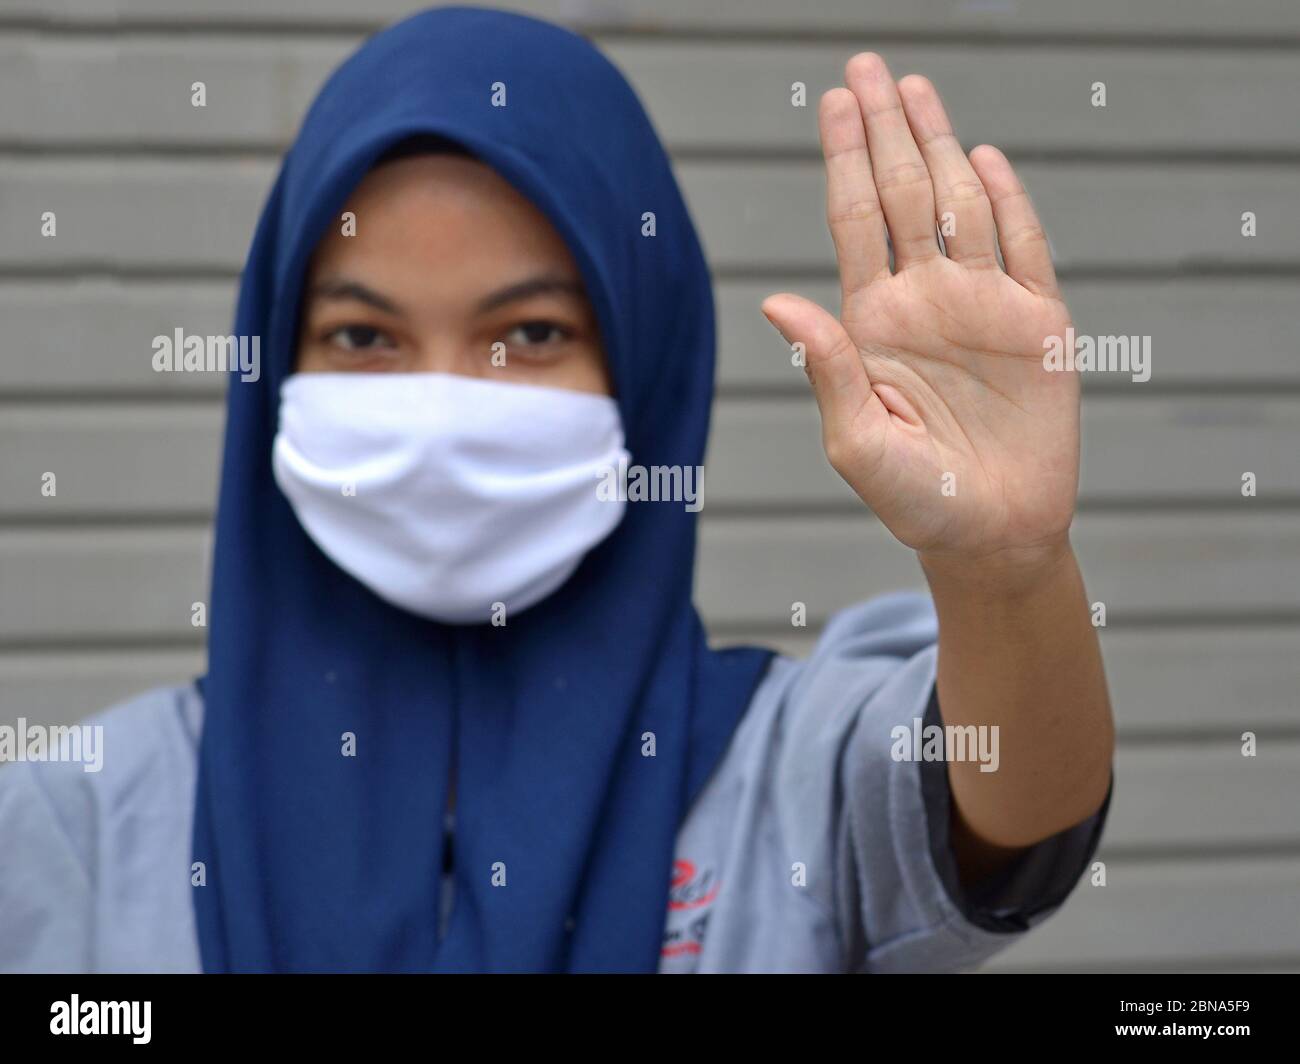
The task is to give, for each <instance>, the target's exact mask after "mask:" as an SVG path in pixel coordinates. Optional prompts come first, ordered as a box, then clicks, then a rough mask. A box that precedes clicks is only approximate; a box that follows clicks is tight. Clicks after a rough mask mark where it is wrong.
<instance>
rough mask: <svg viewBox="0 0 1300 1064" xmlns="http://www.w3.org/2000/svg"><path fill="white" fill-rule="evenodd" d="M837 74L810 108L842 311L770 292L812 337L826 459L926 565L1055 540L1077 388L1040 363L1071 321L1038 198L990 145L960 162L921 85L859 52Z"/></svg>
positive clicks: (809, 354)
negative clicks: (815, 115)
mask: <svg viewBox="0 0 1300 1064" xmlns="http://www.w3.org/2000/svg"><path fill="white" fill-rule="evenodd" d="M845 80H846V83H847V86H848V87H847V88H837V89H832V90H831V91H830V92H828V93H826V95H825V96H824V97H823V98H822V101H821V108H820V114H819V121H820V129H821V141H822V150H823V153H824V155H825V159H826V179H827V219H828V222H829V225H830V230H831V235H832V237H833V239H834V243H835V251H836V257H837V260H838V263H839V271H840V286H841V293H842V302H841V314H840V318H839V319H838V320H837V319H836V318H835V317H834V316H833V315H832V314H830V313H828V312H827V311H826V310H824V309H822V308H821V307H819V306H817V305H816V304H815V303H812V302H810V301H808V300H806V299H803V298H802V297H800V296H796V295H791V294H788V293H783V294H780V295H773V296H769V297H768V298H767V299H766V300H765V301H764V303H763V313H764V314H765V315H766V316H767V317H768V319H769V321H771V322H772V324H773V325H775V326H776V328H777V329H778V330H779V331H780V332H781V334H782V335H783V336H784V337H785V338H786V339H787V341H789V342H791V343H795V342H802V343H803V344H804V346H805V351H806V368H807V372H808V376H809V379H810V380H811V382H812V386H813V391H814V393H815V395H816V398H817V403H818V406H819V408H820V410H821V416H822V443H823V445H824V447H825V449H826V455H827V457H828V459H829V460H830V462H831V465H832V466H834V468H835V469H836V471H837V472H839V474H840V475H841V476H842V477H843V478H844V479H845V480H846V481H848V483H849V484H850V485H851V486H852V487H853V489H854V490H855V491H856V492H857V493H858V495H859V496H861V498H862V499H863V501H864V502H866V504H867V505H868V506H870V507H871V509H872V510H873V511H875V513H876V514H877V515H878V516H879V517H880V519H881V520H882V521H883V522H884V523H885V525H886V526H887V527H888V528H889V529H890V531H891V532H893V534H894V535H895V536H897V537H898V539H900V540H901V541H902V542H904V543H906V544H907V545H908V546H910V547H912V548H914V549H915V550H917V551H919V552H921V554H922V557H923V560H925V559H926V558H927V557H928V558H930V559H932V560H935V561H954V560H955V561H958V562H963V561H966V560H968V559H970V560H973V559H984V558H994V557H997V558H999V559H1007V560H1016V559H1019V558H1026V559H1030V558H1032V557H1034V556H1036V555H1037V554H1039V553H1044V552H1052V551H1056V550H1058V549H1059V548H1060V547H1061V545H1062V544H1063V543H1065V542H1067V533H1068V529H1069V525H1070V521H1071V517H1072V515H1073V512H1074V502H1075V494H1076V490H1077V486H1078V465H1079V396H1078V381H1077V378H1076V375H1075V374H1074V373H1072V372H1070V373H1066V372H1049V371H1048V370H1047V369H1045V368H1044V364H1043V353H1044V340H1045V338H1047V337H1049V336H1058V337H1064V335H1065V330H1066V329H1067V328H1068V327H1069V325H1070V316H1069V311H1068V310H1067V309H1066V306H1065V304H1064V302H1063V301H1062V300H1061V296H1060V292H1059V291H1058V289H1057V285H1056V276H1055V271H1054V270H1053V268H1052V261H1051V255H1050V253H1049V250H1048V246H1047V240H1046V237H1045V236H1044V233H1043V230H1042V229H1041V227H1040V226H1039V223H1038V218H1037V216H1036V215H1035V213H1034V209H1033V207H1032V206H1031V205H1030V202H1029V199H1028V197H1027V196H1026V195H1025V191H1024V188H1023V186H1022V185H1021V183H1020V181H1019V179H1018V178H1017V177H1016V175H1015V172H1014V171H1013V170H1012V168H1011V164H1010V163H1009V162H1008V161H1007V159H1006V157H1005V156H1004V155H1003V154H1002V153H1001V152H1000V151H998V150H997V149H996V148H992V147H989V146H987V145H985V146H981V147H978V148H976V149H974V150H973V151H972V152H971V153H970V156H969V158H968V157H967V156H966V155H965V154H964V153H963V151H962V149H961V146H960V144H959V143H958V141H957V139H956V138H955V137H954V136H953V131H952V127H951V125H950V123H949V121H948V117H947V115H946V113H945V111H944V108H943V104H942V102H941V101H940V99H939V95H938V93H937V92H936V91H935V89H934V86H933V85H932V84H931V83H930V82H929V81H928V80H927V79H925V78H922V77H919V76H916V75H910V76H908V77H905V78H903V80H902V81H901V82H900V83H899V84H897V85H895V83H894V79H893V78H892V77H891V75H890V73H889V70H888V69H887V68H886V66H885V63H884V60H882V59H881V58H880V57H879V56H878V55H874V54H871V53H864V54H861V55H857V56H854V57H853V59H851V60H850V61H849V63H848V65H847V67H846V69H845ZM937 229H941V230H942V231H943V233H944V238H943V240H944V247H946V254H945V251H944V248H943V247H941V246H940V243H939V238H938V236H937V235H936V230H937ZM886 236H888V243H887V242H886ZM890 247H892V248H893V256H894V261H893V269H892V271H891V269H890V260H889V249H890ZM999 248H1000V249H1001V257H1002V262H1003V263H1005V270H1004V268H1003V265H1002V264H1000V263H999V260H998V250H999Z"/></svg>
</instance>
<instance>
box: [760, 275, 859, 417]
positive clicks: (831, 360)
mask: <svg viewBox="0 0 1300 1064" xmlns="http://www.w3.org/2000/svg"><path fill="white" fill-rule="evenodd" d="M763 314H764V316H765V317H766V318H767V320H768V321H770V322H771V323H772V325H773V326H775V327H776V330H777V332H779V333H780V334H781V335H782V336H784V337H785V339H786V342H787V343H790V344H795V343H802V344H803V345H804V358H805V365H804V368H805V370H806V371H807V373H808V379H809V380H810V381H811V382H812V387H813V394H814V395H815V396H816V397H817V406H818V408H819V409H820V410H821V415H822V427H823V435H824V436H826V437H827V438H830V437H832V436H834V435H836V434H837V433H840V432H843V431H846V430H847V429H848V427H849V426H851V425H852V424H853V423H854V421H855V420H856V419H857V418H858V417H860V416H861V415H862V414H863V413H864V409H865V408H866V407H868V406H869V405H870V404H873V403H874V404H879V403H880V400H879V399H878V398H877V397H876V395H875V393H874V392H873V391H872V390H871V381H870V380H869V379H868V377H867V367H866V366H864V365H863V363H862V355H861V353H860V352H859V351H858V348H857V345H856V344H854V343H853V341H852V340H851V339H850V338H849V334H848V333H846V332H845V331H844V326H843V325H841V324H840V323H839V320H838V319H837V318H836V317H835V316H834V315H833V314H830V313H828V312H827V311H825V310H823V309H822V308H821V307H819V306H818V305H817V304H816V303H814V302H812V301H811V300H808V299H804V298H803V297H802V296H796V295H791V294H790V293H788V292H784V293H781V294H780V295H774V296H768V297H767V298H766V299H765V300H763Z"/></svg>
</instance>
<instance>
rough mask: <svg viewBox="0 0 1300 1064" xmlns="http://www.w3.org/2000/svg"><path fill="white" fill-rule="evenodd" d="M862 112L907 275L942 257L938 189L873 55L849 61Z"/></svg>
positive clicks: (898, 262)
mask: <svg viewBox="0 0 1300 1064" xmlns="http://www.w3.org/2000/svg"><path fill="white" fill-rule="evenodd" d="M844 77H845V81H847V83H848V86H849V88H850V89H852V90H853V95H854V96H856V97H857V98H858V106H859V107H861V108H862V115H863V121H864V123H865V124H866V128H867V150H868V151H869V152H870V153H871V170H872V173H873V174H874V176H875V180H876V192H877V194H878V195H879V196H880V205H881V207H882V208H883V209H884V212H885V222H886V224H887V225H888V227H889V239H890V242H891V243H892V244H893V246H894V266H895V268H896V269H899V270H903V269H906V268H907V267H908V266H911V265H914V264H916V263H918V262H924V261H926V260H927V259H932V258H935V257H937V256H938V254H939V241H938V238H937V237H936V236H935V229H934V187H933V185H932V184H931V181H930V171H929V169H927V167H926V165H925V160H924V159H923V158H921V151H920V149H919V148H917V146H916V141H915V140H913V139H912V130H911V129H910V128H909V127H908V124H907V116H906V115H905V114H904V113H903V102H902V100H901V99H900V98H899V95H898V88H897V86H895V84H894V79H893V78H892V77H891V76H890V73H889V69H888V67H886V66H885V61H884V60H883V59H881V58H880V56H878V55H876V54H875V53H873V52H863V53H861V54H860V55H855V56H854V57H853V58H852V59H850V60H849V63H848V66H847V67H845V70H844Z"/></svg>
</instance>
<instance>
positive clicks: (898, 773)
mask: <svg viewBox="0 0 1300 1064" xmlns="http://www.w3.org/2000/svg"><path fill="white" fill-rule="evenodd" d="M937 637H938V627H937V621H936V619H935V616H934V608H933V605H932V603H931V602H930V600H929V598H928V597H927V596H924V595H919V594H912V593H908V594H896V595H887V596H881V597H879V598H876V599H872V600H871V601H870V602H867V603H864V604H862V605H860V606H856V607H853V608H852V609H849V610H844V611H841V612H840V613H838V614H836V615H835V617H834V618H832V620H831V622H830V624H828V625H827V628H826V630H825V632H824V633H823V635H822V637H821V639H820V640H819V641H818V643H817V646H816V647H815V649H814V651H813V653H812V655H811V656H810V657H809V659H808V660H807V661H806V662H804V663H802V667H801V669H800V673H799V677H798V679H797V681H796V682H795V683H794V685H793V686H792V688H791V690H790V691H789V692H788V695H787V699H788V702H787V705H786V707H785V711H784V714H785V725H784V731H785V737H784V740H783V746H784V748H785V751H784V754H783V757H782V761H783V762H784V765H785V766H786V767H785V771H784V779H783V781H782V784H781V789H782V791H784V796H783V797H782V798H781V799H780V800H779V801H780V804H781V806H782V807H783V813H782V818H783V820H784V821H785V824H786V831H787V832H788V833H790V834H791V835H794V836H802V837H812V836H820V837H824V838H828V842H829V847H828V849H829V853H828V854H825V855H824V856H825V857H826V859H827V860H829V863H830V865H831V872H832V875H831V876H830V877H828V878H829V880H830V882H829V883H828V882H826V880H825V879H820V880H819V879H814V878H812V877H810V887H811V888H812V889H811V893H812V894H813V896H814V900H815V901H817V902H818V903H819V904H820V905H822V906H823V907H824V908H825V909H826V910H827V911H828V912H829V913H831V914H832V915H833V917H834V921H835V925H836V928H837V934H838V937H839V939H840V942H841V948H842V950H843V967H844V969H845V970H848V971H869V972H918V971H961V970H968V969H971V968H974V967H977V966H978V965H979V964H981V963H983V962H984V961H986V960H987V959H988V958H990V957H991V956H993V955H994V954H996V953H997V952H998V951H1000V950H1002V949H1004V948H1005V947H1007V946H1008V945H1010V944H1012V943H1013V942H1015V941H1016V940H1017V939H1018V937H1019V936H1020V935H1022V934H1024V933H1026V932H1027V931H1029V930H1030V929H1031V928H1033V927H1036V926H1037V925H1038V924H1040V923H1041V922H1042V921H1043V920H1045V919H1046V918H1047V917H1048V916H1050V915H1051V913H1052V912H1054V911H1055V910H1056V909H1057V908H1058V907H1059V906H1060V904H1061V903H1062V902H1063V901H1064V900H1065V898H1066V896H1067V895H1068V894H1069V893H1070V891H1071V890H1072V889H1073V888H1074V886H1076V885H1077V884H1078V882H1079V880H1080V879H1081V877H1082V876H1083V874H1084V872H1085V871H1086V868H1087V864H1088V862H1089V860H1090V859H1091V857H1092V855H1093V853H1094V852H1095V850H1096V847H1097V844H1098V842H1099V840H1100V837H1101V832H1102V828H1103V825H1104V822H1105V817H1106V812H1107V809H1108V807H1109V799H1108V800H1107V803H1106V805H1105V806H1103V808H1102V809H1101V810H1099V811H1098V813H1097V814H1096V815H1095V816H1094V817H1092V818H1090V819H1089V820H1088V821H1085V822H1084V823H1082V824H1079V825H1077V826H1076V827H1074V828H1071V829H1070V830H1068V831H1065V832H1062V833H1061V834H1060V835H1057V836H1054V837H1053V838H1051V839H1047V840H1045V841H1044V842H1042V843H1040V844H1038V845H1036V846H1034V847H1031V848H1030V849H1028V850H1027V851H1025V852H1024V853H1023V854H1021V855H1020V856H1019V857H1018V858H1017V859H1016V860H1015V861H1014V862H1013V864H1012V865H1011V866H1010V867H1008V868H1005V869H1003V870H1002V871H1001V872H1000V873H999V874H998V876H996V877H995V878H992V879H990V880H988V881H986V882H983V883H980V884H979V885H978V888H977V889H972V890H969V891H968V890H965V889H963V887H962V885H961V882H960V880H959V878H958V876H957V871H956V862H955V859H954V857H953V854H952V851H951V847H950V843H949V837H948V825H949V820H948V816H949V809H950V801H951V798H950V794H949V791H948V783H947V771H946V766H945V763H944V762H943V761H934V760H931V761H927V760H925V759H924V757H921V758H918V757H916V756H915V754H916V753H917V752H918V748H919V747H922V744H917V743H914V742H913V740H912V738H911V736H913V735H914V734H917V733H921V734H923V733H924V728H925V727H926V725H927V724H934V723H940V724H941V723H942V721H941V718H940V717H939V715H938V704H937V701H936V696H935V680H936V663H937ZM828 735H833V736H835V738H834V739H833V740H829V741H828V740H827V736H828ZM828 758H829V760H828ZM818 773H821V774H822V777H823V779H825V780H828V781H830V782H829V783H828V784H825V785H822V784H818V783H817V781H816V776H817V774H818ZM814 796H815V797H816V799H817V800H814ZM814 820H815V821H817V823H813V822H812V821H814ZM828 820H829V824H827V821H828Z"/></svg>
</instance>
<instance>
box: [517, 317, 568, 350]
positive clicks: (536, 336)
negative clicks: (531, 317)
mask: <svg viewBox="0 0 1300 1064" xmlns="http://www.w3.org/2000/svg"><path fill="white" fill-rule="evenodd" d="M569 335H570V333H569V330H568V329H565V328H564V327H563V326H560V325H557V324H555V322H553V321H525V322H520V323H519V324H518V325H516V326H515V327H514V328H513V329H511V330H510V331H509V332H508V333H506V335H505V341H506V343H508V344H519V345H521V346H536V345H539V344H548V343H556V342H558V341H560V340H567V339H568V338H569Z"/></svg>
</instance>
